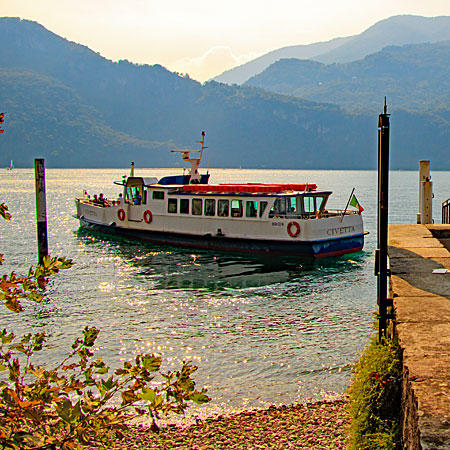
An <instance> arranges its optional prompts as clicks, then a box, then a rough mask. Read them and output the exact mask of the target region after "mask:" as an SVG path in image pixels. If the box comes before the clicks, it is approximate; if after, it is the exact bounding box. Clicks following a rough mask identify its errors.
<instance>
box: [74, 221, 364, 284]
mask: <svg viewBox="0 0 450 450" xmlns="http://www.w3.org/2000/svg"><path fill="white" fill-rule="evenodd" d="M78 238H79V239H80V240H81V241H82V242H83V243H84V245H88V246H90V245H93V246H101V247H102V248H103V249H104V248H105V245H104V244H105V243H106V244H107V247H108V248H109V251H110V252H113V253H114V254H115V255H117V256H120V258H121V259H122V261H123V262H124V263H126V264H127V265H131V266H133V267H134V268H135V269H137V271H136V273H135V275H136V276H137V277H138V278H142V277H143V278H145V279H147V280H148V281H150V280H151V281H152V282H153V283H152V288H154V289H169V290H170V289H184V290H198V289H200V290H204V289H206V290H221V289H226V288H228V289H246V288H256V287H263V286H268V285H271V284H276V283H288V282H292V281H294V280H297V281H299V280H298V278H299V277H300V278H301V277H302V274H303V276H311V275H313V274H314V273H316V272H317V271H321V272H322V271H324V270H325V272H326V273H325V274H324V275H326V274H332V273H337V272H339V273H340V274H341V275H343V274H344V273H345V272H346V271H348V270H352V268H354V266H353V262H354V261H355V260H358V258H359V257H361V255H352V257H351V258H350V256H342V257H339V258H328V259H321V260H313V259H310V258H288V257H285V256H278V255H270V256H269V255H246V254H241V253H230V252H217V251H209V250H192V249H190V250H188V249H185V248H183V247H174V246H171V245H170V246H169V245H155V244H151V243H147V242H145V243H143V242H136V241H132V240H126V239H121V238H118V237H112V236H105V235H103V234H99V233H95V232H92V231H89V230H85V229H82V228H80V229H79V230H78ZM117 244H119V245H117ZM323 282H326V280H323Z"/></svg>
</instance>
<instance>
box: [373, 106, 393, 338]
mask: <svg viewBox="0 0 450 450" xmlns="http://www.w3.org/2000/svg"><path fill="white" fill-rule="evenodd" d="M389 127H390V124H389V114H387V106H386V99H385V100H384V112H383V114H380V115H379V118H378V234H377V236H378V246H377V253H376V258H375V265H376V267H375V273H376V275H377V277H378V279H377V297H378V311H379V322H378V325H379V330H378V337H379V339H381V337H382V336H383V335H384V334H385V333H386V327H387V306H388V301H387V293H388V261H387V257H388V252H387V249H388V211H389Z"/></svg>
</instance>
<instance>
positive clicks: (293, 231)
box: [287, 222, 300, 237]
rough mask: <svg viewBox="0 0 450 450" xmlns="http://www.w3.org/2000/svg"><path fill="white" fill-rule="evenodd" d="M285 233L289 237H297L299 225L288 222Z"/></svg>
mask: <svg viewBox="0 0 450 450" xmlns="http://www.w3.org/2000/svg"><path fill="white" fill-rule="evenodd" d="M287 232H288V234H289V236H291V237H297V236H298V235H299V234H300V225H299V224H298V222H289V223H288V225H287Z"/></svg>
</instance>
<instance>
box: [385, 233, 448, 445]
mask: <svg viewBox="0 0 450 450" xmlns="http://www.w3.org/2000/svg"><path fill="white" fill-rule="evenodd" d="M449 243H450V227H449V226H448V225H390V226H389V251H388V254H389V262H390V269H391V277H390V291H391V292H390V295H391V296H392V298H393V299H394V314H395V320H394V332H395V333H396V335H397V337H398V340H399V344H400V347H401V349H402V354H403V398H402V403H403V404H402V409H403V438H404V444H405V448H406V449H408V450H419V449H421V450H443V449H450V273H446V269H447V270H449V271H450V252H449V250H448V248H449Z"/></svg>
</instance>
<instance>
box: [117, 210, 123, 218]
mask: <svg viewBox="0 0 450 450" xmlns="http://www.w3.org/2000/svg"><path fill="white" fill-rule="evenodd" d="M117 218H118V219H119V220H125V211H124V210H123V209H122V208H120V209H119V211H117Z"/></svg>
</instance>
